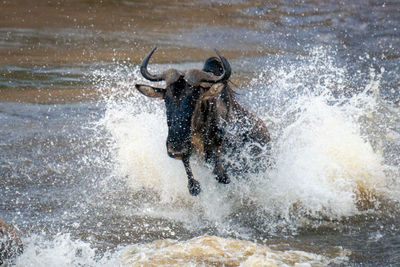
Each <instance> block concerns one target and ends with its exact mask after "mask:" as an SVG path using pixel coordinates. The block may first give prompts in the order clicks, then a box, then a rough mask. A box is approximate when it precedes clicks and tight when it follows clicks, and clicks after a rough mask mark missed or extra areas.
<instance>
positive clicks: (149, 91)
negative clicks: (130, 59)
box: [135, 84, 165, 98]
mask: <svg viewBox="0 0 400 267" xmlns="http://www.w3.org/2000/svg"><path fill="white" fill-rule="evenodd" d="M135 87H136V89H138V91H139V92H141V93H142V94H144V95H145V96H148V97H153V98H163V97H164V94H165V89H164V88H158V87H153V86H150V85H144V84H136V85H135Z"/></svg>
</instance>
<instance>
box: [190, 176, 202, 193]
mask: <svg viewBox="0 0 400 267" xmlns="http://www.w3.org/2000/svg"><path fill="white" fill-rule="evenodd" d="M188 188H189V193H190V194H191V195H192V196H197V195H198V194H200V192H201V188H200V183H199V182H198V181H197V180H195V179H190V180H189V182H188Z"/></svg>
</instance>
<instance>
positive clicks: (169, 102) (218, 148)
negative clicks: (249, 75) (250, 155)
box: [136, 47, 270, 196]
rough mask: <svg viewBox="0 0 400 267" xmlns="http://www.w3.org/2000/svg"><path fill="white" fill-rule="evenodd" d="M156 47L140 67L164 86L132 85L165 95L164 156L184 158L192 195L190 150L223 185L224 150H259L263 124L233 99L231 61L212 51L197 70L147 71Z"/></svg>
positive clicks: (265, 138)
mask: <svg viewBox="0 0 400 267" xmlns="http://www.w3.org/2000/svg"><path fill="white" fill-rule="evenodd" d="M156 49H157V48H156V47H155V48H154V49H153V50H152V51H151V52H150V53H149V54H148V55H147V56H146V57H145V58H144V59H143V61H142V63H141V65H140V72H141V74H142V75H143V77H144V78H145V79H147V80H149V81H152V82H159V81H165V82H166V87H165V88H157V87H153V86H149V85H142V84H136V88H137V89H138V90H139V91H140V92H141V93H142V94H144V95H146V96H148V97H153V98H162V99H164V102H165V107H166V115H167V124H168V137H167V142H166V145H167V151H168V155H169V156H170V157H172V158H176V159H181V160H182V161H183V164H184V166H185V170H186V173H187V177H188V188H189V192H190V194H192V195H194V196H195V195H198V194H199V193H200V190H201V189H200V184H199V182H198V181H197V180H195V179H194V177H193V173H192V170H191V167H190V161H189V160H190V156H191V155H192V153H193V151H195V152H198V153H200V154H201V155H202V156H203V157H204V159H205V161H206V162H208V163H211V164H212V165H214V169H213V173H214V174H215V176H216V179H217V180H218V182H220V183H224V184H228V183H229V182H230V178H229V176H228V175H227V171H226V166H224V165H228V164H224V161H223V157H222V156H223V154H226V153H234V152H235V151H236V152H237V151H238V150H240V149H241V148H243V146H244V145H245V144H251V145H252V149H251V150H252V152H254V153H255V154H257V153H260V149H262V148H263V147H265V146H267V145H268V143H269V141H270V135H269V133H268V130H267V127H266V126H265V124H264V122H263V121H262V120H260V119H258V118H257V117H255V116H254V115H253V114H252V113H250V112H249V111H248V110H246V109H245V108H244V107H242V106H241V105H240V104H239V103H238V102H237V101H236V98H235V94H234V92H233V90H232V89H231V87H230V86H229V84H228V81H229V78H230V76H231V66H230V64H229V62H228V60H227V59H226V58H225V57H223V56H221V54H220V53H219V52H218V51H217V50H215V51H216V53H217V55H218V58H217V57H211V58H209V59H207V60H206V62H205V64H204V67H203V69H202V70H199V69H190V70H188V71H186V72H182V71H179V70H177V69H173V68H170V69H167V70H166V71H164V72H162V73H161V74H150V73H149V71H148V70H147V65H148V63H149V60H150V58H151V56H152V55H153V53H154V51H155V50H156ZM228 151H229V152H228Z"/></svg>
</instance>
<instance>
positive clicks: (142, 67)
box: [140, 46, 165, 82]
mask: <svg viewBox="0 0 400 267" xmlns="http://www.w3.org/2000/svg"><path fill="white" fill-rule="evenodd" d="M156 49H157V46H156V47H154V48H153V50H151V51H150V53H149V54H147V56H146V57H145V58H144V59H143V61H142V64H140V73H142V75H143V77H144V78H146V79H147V80H149V81H152V82H159V81H163V80H165V79H164V77H163V75H162V74H161V75H153V74H150V73H149V72H148V71H147V64H148V63H149V61H150V58H151V56H152V55H153V53H154V51H156Z"/></svg>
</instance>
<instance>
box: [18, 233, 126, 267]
mask: <svg viewBox="0 0 400 267" xmlns="http://www.w3.org/2000/svg"><path fill="white" fill-rule="evenodd" d="M23 243H24V253H23V254H22V255H21V256H19V257H18V258H17V259H16V261H15V262H14V264H15V266H18V267H19V266H21V267H22V266H23V267H27V266H32V267H33V266H60V267H62V266H110V267H111V266H120V265H121V262H120V253H119V252H115V253H114V254H112V255H111V253H106V255H103V256H101V257H100V256H98V255H97V251H96V249H94V248H92V247H91V245H90V244H89V243H88V242H84V241H82V240H73V239H72V238H71V236H70V234H57V235H56V236H54V237H53V238H51V239H49V238H45V237H44V236H43V235H32V236H30V237H28V238H25V239H24V240H23Z"/></svg>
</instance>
